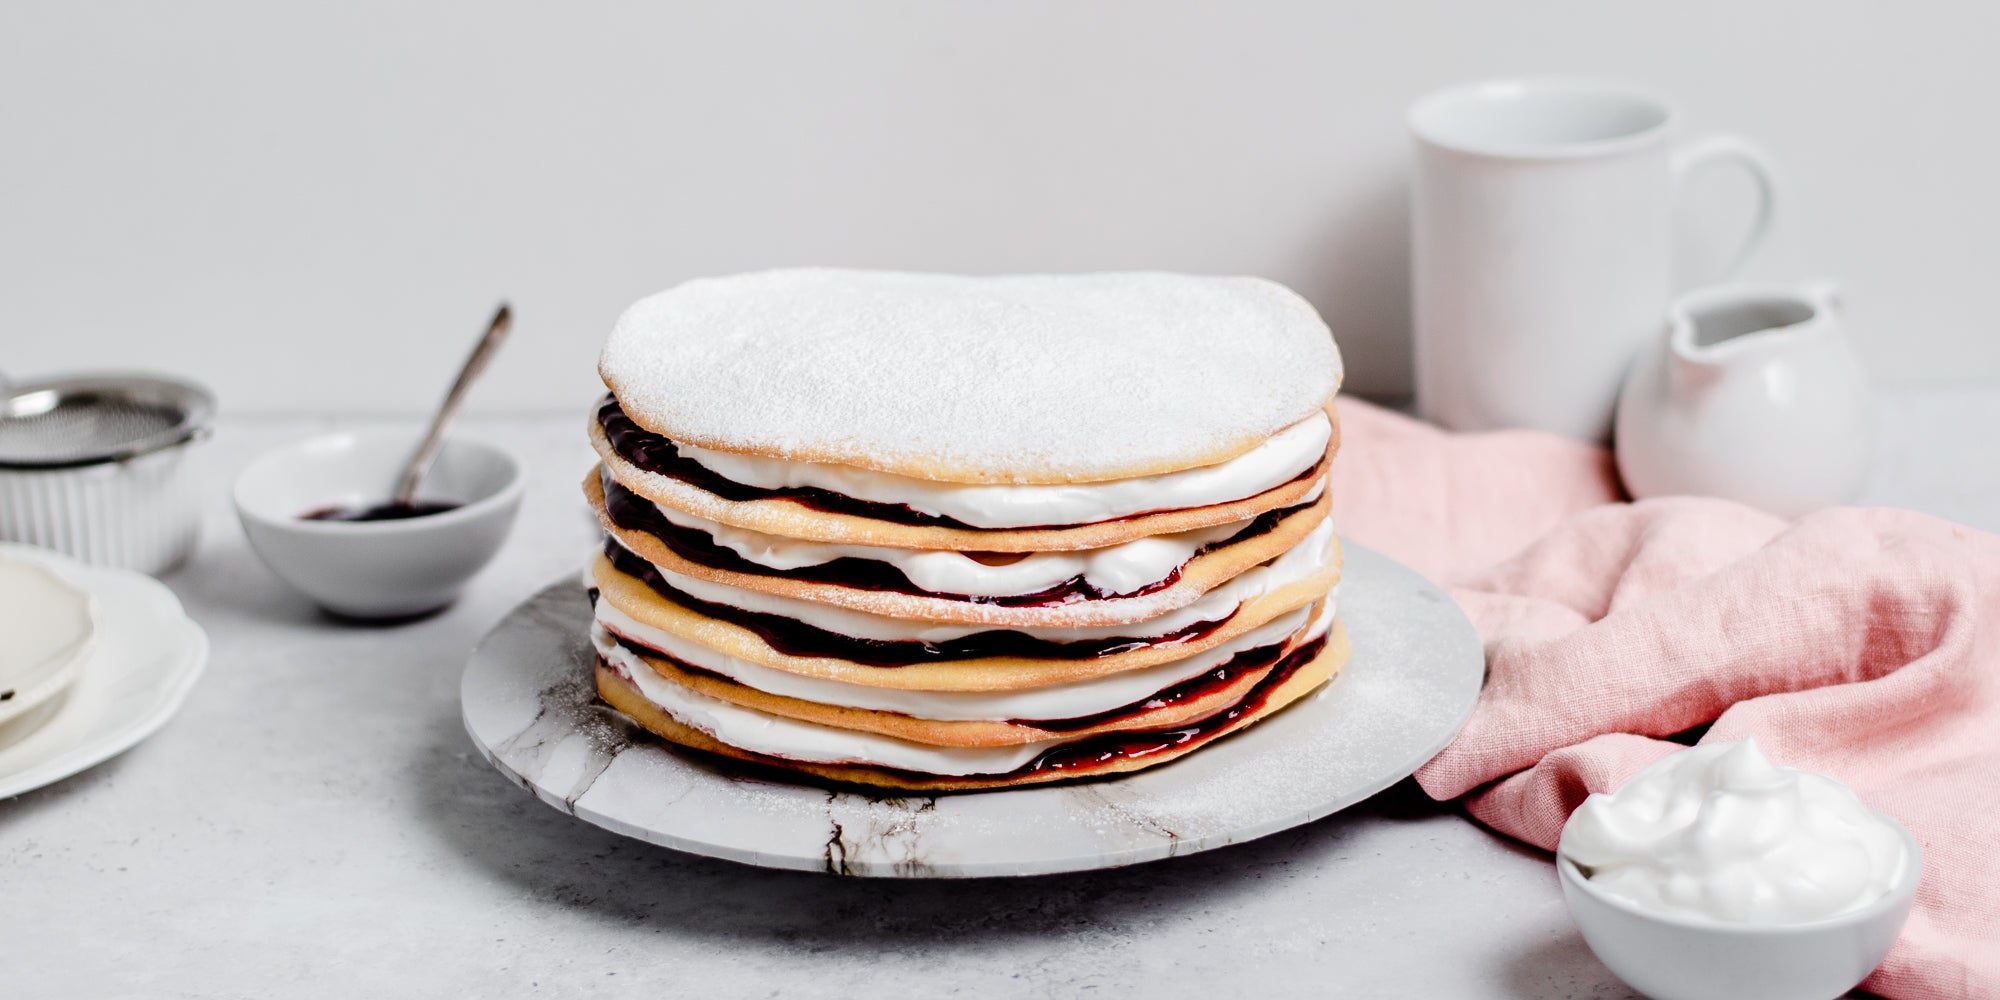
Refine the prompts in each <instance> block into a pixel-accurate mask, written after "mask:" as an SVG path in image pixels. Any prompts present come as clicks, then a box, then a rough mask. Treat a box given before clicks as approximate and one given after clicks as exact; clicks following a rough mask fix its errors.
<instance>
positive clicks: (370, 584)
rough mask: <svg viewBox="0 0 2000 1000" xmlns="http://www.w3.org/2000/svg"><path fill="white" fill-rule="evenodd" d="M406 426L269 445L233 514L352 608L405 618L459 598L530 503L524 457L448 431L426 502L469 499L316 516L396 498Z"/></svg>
mask: <svg viewBox="0 0 2000 1000" xmlns="http://www.w3.org/2000/svg"><path fill="white" fill-rule="evenodd" d="M416 444H417V433H416V432H414V431H411V430H406V429H393V430H392V429H383V430H362V431H342V432H340V433H338V434H328V435H325V436H323V437H316V438H311V439H309V440H305V441H300V442H298V443H296V444H291V445H287V446H286V447H283V448H279V449H278V450H276V451H273V452H270V453H269V454H266V455H264V456H263V457H261V458H259V459H257V460H256V461H255V462H252V463H251V464H250V467H249V468H247V469H245V470H243V474H242V475H241V476H239V477H237V479H236V489H235V500H236V514H237V516H238V517H240V518H241V519H242V521H243V531H244V533H245V534H247V535H249V536H250V547H251V548H253V549H255V550H256V552H257V555H258V556H259V557H260V558H262V559H263V560H264V565H266V566H269V567H270V568H271V572H273V573H276V574H278V576H279V577H281V578H283V579H284V581H285V582H286V583H289V584H291V585H292V586H294V587H297V588H298V589H299V590H300V591H303V592H304V593H305V595H306V596H307V597H310V598H312V599H313V600H314V601H315V602H317V603H318V604H319V605H320V606H321V607H323V608H325V609H327V610H328V611H332V612H334V613H335V614H340V615H346V616H348V617H351V618H399V617H405V616H410V615H418V614H423V613H425V612H429V611H435V610H437V609H439V608H442V607H444V606H445V605H447V604H450V603H451V602H452V601H454V600H456V599H457V598H458V595H459V592H460V591H462V590H463V589H464V587H465V583H466V581H467V580H470V579H471V578H472V576H473V574H475V573H477V572H479V571H480V569H482V568H484V567H485V565H486V564H487V563H488V562H490V561H491V560H492V559H493V556H494V554H495V553H497V552H498V551H499V550H500V543H501V542H503V541H505V540H506V538H507V532H508V530H509V529H510V528H511V527H512V526H513V523H514V514H515V512H516V511H517V510H519V509H520V506H521V491H522V487H523V485H524V477H523V474H522V469H521V463H520V462H519V461H518V460H517V459H515V458H514V456H513V455H511V454H508V453H507V452H506V451H505V450H503V449H501V448H498V447H496V446H494V445H490V444H485V443H482V442H479V441H473V440H467V439H464V438H450V439H447V440H446V441H445V443H444V447H443V449H442V450H440V451H439V453H438V457H437V462H436V464H434V465H432V466H431V470H430V472H429V473H428V474H426V475H425V476H424V481H423V487H422V489H420V490H418V499H420V500H446V501H451V502H454V503H458V504H462V505H463V506H460V507H458V508H456V509H454V510H449V511H445V512H443V513H439V514H429V515H425V516H423V517H413V518H408V519H405V520H396V521H313V520H306V519H305V518H304V517H303V515H305V514H307V513H309V512H312V511H314V510H321V509H324V508H327V507H330V506H335V505H339V506H366V505H370V504H377V503H382V502H384V501H386V500H387V499H388V495H389V490H390V489H391V488H392V487H393V486H394V485H395V482H396V475H397V473H398V471H399V470H400V469H401V468H402V465H403V463H404V462H405V461H406V460H407V459H408V458H409V456H410V453H411V451H412V450H413V449H414V448H415V447H416Z"/></svg>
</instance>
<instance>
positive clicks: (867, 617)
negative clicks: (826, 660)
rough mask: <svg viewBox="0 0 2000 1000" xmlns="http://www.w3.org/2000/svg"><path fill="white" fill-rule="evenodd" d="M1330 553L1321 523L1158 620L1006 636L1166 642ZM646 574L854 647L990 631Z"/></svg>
mask: <svg viewBox="0 0 2000 1000" xmlns="http://www.w3.org/2000/svg"><path fill="white" fill-rule="evenodd" d="M614 541H615V539H614ZM1333 547H1334V535H1333V522H1332V520H1330V519H1329V520H1326V521H1321V522H1320V524H1319V526H1318V527H1316V528H1314V529H1313V530H1312V532H1311V533H1309V534H1307V535H1306V537H1305V538H1303V539H1301V540H1300V541H1299V543H1298V544H1297V545H1294V546H1292V547H1291V548H1290V549H1288V550H1287V551H1286V552H1285V553H1284V554H1283V555H1281V556H1279V557H1278V558H1276V559H1273V560H1271V561H1270V562H1268V563H1265V564H1264V565H1262V566H1257V567H1254V568H1252V569H1249V570H1246V571H1244V572H1243V573H1240V574H1238V575H1237V576H1236V577H1234V578H1232V579H1230V580H1229V581H1227V582H1225V583H1223V584H1222V585H1220V586H1218V587H1216V588H1215V589H1213V590H1211V591H1209V592H1208V593H1206V594H1203V595H1202V596H1201V597H1200V599H1198V600H1196V601H1195V602H1194V603H1192V604H1189V605H1186V606H1185V607H1181V608H1178V609H1175V610H1173V611H1169V612H1167V613H1166V614H1162V615H1157V616H1155V617H1153V618H1149V619H1146V620H1144V621H1139V622H1131V623H1126V624H1119V625H1089V626H1062V627H1048V626H1034V627H1025V626H1024V627H1014V626H1010V627H1008V629H1007V631H1011V632H1021V633H1025V634H1027V635H1029V636H1031V637H1033V638H1036V639H1041V640H1044V641H1048V642H1084V641H1089V640H1092V639H1107V638H1128V637H1129V638H1134V639H1145V638H1151V637H1156V636H1163V635H1170V634H1172V633H1175V632H1179V631H1181V630H1182V629H1186V628H1189V627H1192V626H1195V625H1198V624H1201V623H1204V622H1218V621H1222V620H1223V619H1226V618H1228V617H1229V616H1230V615H1232V614H1235V613H1236V609H1237V608H1239V607H1241V606H1242V605H1243V603H1244V602H1246V601H1249V600H1252V599H1254V598H1256V597H1260V596H1262V595H1264V594H1268V593H1270V592H1272V591H1275V590H1280V589H1282V588H1284V587H1285V586H1287V585H1289V584H1293V583H1297V582H1299V581H1301V580H1306V579H1310V578H1311V577H1313V576H1314V575H1315V574H1317V573H1319V572H1320V571H1321V570H1322V569H1324V568H1325V567H1326V566H1327V565H1328V564H1329V563H1331V562H1332V561H1333ZM627 551H628V552H629V551H630V550H627ZM632 556H633V558H635V559H637V558H641V557H640V556H638V554H637V553H633V554H632ZM654 569H655V570H656V571H657V572H658V573H659V574H660V577H661V579H663V580H665V581H666V582H667V583H668V584H669V585H671V586H672V587H674V588H675V589H676V590H679V591H681V592H682V593H685V594H688V595H689V596H692V597H694V598H696V599H697V600H701V601H706V602H708V603H711V604H720V605H723V606H725V607H730V608H735V609H737V610H740V611H748V612H753V613H757V614H767V615H778V616H781V617H785V618H790V619H792V620H794V621H799V622H803V623H805V624H807V625H810V626H812V627H814V628H817V629H820V630H821V631H825V632H831V633H834V634H836V635H844V636H851V637H854V638H858V639H874V640H878V641H885V642H950V641H951V640H953V639H960V638H964V637H965V636H969V635H974V634H977V633H980V632H985V631H989V630H990V629H991V626H985V625H958V624H948V623H941V622H925V621H917V620H915V619H909V618H891V617H888V616H886V615H876V614H869V613H867V612H865V611H854V610H850V609H848V608H838V607H834V606H832V605H828V604H818V603H815V602H812V601H803V600H799V599H797V598H793V597H783V596H780V595H777V594H764V593H759V592H757V591H754V590H744V589H742V588H740V587H731V586H728V585H725V584H720V583H711V582H709V581H707V580H697V579H695V578H693V577H690V576H686V575H684V574H681V573H676V572H674V571H673V570H670V569H667V568H666V567H664V566H657V565H656V566H654Z"/></svg>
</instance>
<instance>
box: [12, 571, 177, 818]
mask: <svg viewBox="0 0 2000 1000" xmlns="http://www.w3.org/2000/svg"><path fill="white" fill-rule="evenodd" d="M207 662H208V637H207V635H206V634H204V633H203V632H202V630H201V627H200V626H198V625H196V624H195V623H194V622H193V621H190V620H189V619H188V617H187V615H186V614H185V613H184V612H183V611H182V610H181V604H180V601H179V600H177V599H176V598H175V597H174V595H173V592H172V591H170V590H168V589H167V588H166V587H164V586H162V585H161V584H160V583H159V582H158V581H156V580H154V579H152V578H151V577H147V576H144V575H141V574H139V573H135V572H132V571H130V570H119V569H106V568H102V567H95V566H86V565H84V564H83V563H80V562H77V561H76V560H74V559H70V558H67V557H65V556H61V555H57V554H56V553H53V552H49V551H47V550H44V549H37V548H31V547H28V546H24V545H8V544H0V798H7V797H11V796H15V795H19V794H21V793H22V792H26V791H29V790H31V789H35V788H40V787H41V786H43V785H46V784H49V783H50V782H53V781H59V780H61V779H63V778H66V777H69V776H70V775H72V774H75V773H77V772H78V771H81V770H83V769H85V768H87V767H91V766H93V765H95V764H99V763H101V762H103V761H105V760H107V759H109V758H110V757H112V756H114V755H116V754H118V753H120V752H122V751H124V750H126V749H127V748H129V747H131V746H132V745H133V744H135V743H137V742H139V741H140V740H142V739H145V738H146V737H147V736H150V735H152V733H153V732H154V731H155V730H157V729H159V728H160V726H161V725H163V724H165V723H166V721H167V720H168V719H169V718H171V717H172V716H173V714H174V712H175V711H176V710H178V709H179V708H180V705H181V702H182V701H183V700H184V699H185V698H186V697H187V693H188V691H189V690H190V689H191V688H193V686H194V682H195V681H196V679H198V678H199V677H200V676H201V671H202V668H203V667H204V666H205V665H206V664H207Z"/></svg>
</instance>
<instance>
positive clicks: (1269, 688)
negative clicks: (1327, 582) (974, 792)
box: [919, 636, 1326, 778]
mask: <svg viewBox="0 0 2000 1000" xmlns="http://www.w3.org/2000/svg"><path fill="white" fill-rule="evenodd" d="M1325 648H1326V637H1325V636H1321V637H1319V638H1317V639H1314V640H1313V641H1311V642H1308V643H1306V644H1305V645H1303V646H1300V647H1299V648H1297V649H1295V650H1293V651H1292V652H1291V654H1290V655H1288V656H1286V657H1285V658H1284V659H1283V660H1280V661H1278V665H1277V666H1275V667H1272V668H1271V672H1270V673H1268V674H1265V675H1264V679H1263V680H1261V681H1258V682H1257V684H1256V686H1254V687H1252V688H1251V689H1250V690H1249V691H1248V692H1245V693H1244V695H1243V698H1242V700H1240V701H1238V702H1237V703H1236V704H1234V705H1231V706H1229V707H1228V708H1225V709H1223V710H1222V711H1220V712H1217V713H1215V714H1214V715H1211V716H1208V717H1207V718H1204V719H1201V720H1199V721H1197V722H1190V723H1188V724H1186V725H1183V726H1177V727H1175V728H1172V729H1153V730H1145V731H1141V732H1129V733H1104V734H1101V735H1098V736H1086V737H1084V738H1083V739H1080V740H1076V741H1073V742H1070V743H1064V744H1062V745H1060V746H1055V747H1050V748H1049V750H1048V752H1047V753H1044V754H1042V755H1041V756H1040V757H1037V758H1035V759H1034V760H1031V761H1029V762H1028V763H1027V764H1026V765H1024V766H1023V767H1021V768H1019V769H1018V770H1015V771H1013V772H1011V773H1008V774H1004V775H999V776H998V777H1001V778H1018V777H1023V776H1025V775H1030V774H1041V773H1045V772H1049V771H1087V770H1090V769H1092V768H1096V767H1100V766H1102V765H1105V764H1110V763H1113V762H1115V761H1119V760H1137V759H1141V758H1145V757H1151V756H1153V755H1154V754H1160V753H1166V752H1168V751H1171V750H1176V749H1179V748H1181V747H1184V746H1187V745H1188V744H1190V743H1196V742H1200V741H1202V740H1205V739H1208V738H1209V737H1211V736H1214V735H1216V734H1217V733H1219V732H1221V731H1222V730H1225V729H1228V728H1229V727H1230V726H1233V725H1235V724H1236V722H1237V721H1238V720H1240V719H1242V718H1244V717H1245V716H1249V715H1255V714H1257V712H1258V711H1260V710H1261V709H1263V707H1264V704H1265V703H1266V702H1268V701H1270V699H1271V692H1273V691H1276V690H1277V689H1278V686H1279V685H1281V684H1283V683H1285V682H1286V681H1288V680H1290V679H1291V677H1292V675H1293V674H1295V673H1298V672H1299V668H1300V667H1303V666H1305V665H1306V664H1308V663H1311V662H1312V661H1313V660H1314V659H1315V658H1316V657H1318V656H1319V654H1320V652H1321V651H1322V650H1324V649H1325ZM919 777H921V776H919Z"/></svg>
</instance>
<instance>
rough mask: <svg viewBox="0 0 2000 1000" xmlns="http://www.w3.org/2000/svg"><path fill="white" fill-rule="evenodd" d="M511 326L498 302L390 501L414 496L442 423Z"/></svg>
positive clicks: (439, 441)
mask: <svg viewBox="0 0 2000 1000" xmlns="http://www.w3.org/2000/svg"><path fill="white" fill-rule="evenodd" d="M513 325H514V313H513V311H512V310H511V309H509V308H508V307H507V303H505V302H502V303H500V311H499V312H496V313H494V314H493V322H491V323H488V324H487V325H486V335H485V336H483V337H481V338H479V343H478V344H475V345H473V348H472V354H471V356H470V357H467V358H466V359H465V364H464V365H463V366H461V367H460V368H459V370H458V378H457V380H455V381H453V382H452V384H451V391H450V392H447V393H445V394H444V402H442V403H439V404H438V410H437V415H436V416H434V417H432V418H431V428H430V430H428V431H425V432H424V440H423V442H422V443H420V444H418V445H417V450H416V452H415V453H414V454H412V455H411V456H410V461H409V463H408V464H406V465H404V466H403V475H402V477H401V478H399V479H397V480H396V492H395V494H394V495H393V496H392V497H390V503H392V504H394V505H396V506H398V507H407V506H409V505H410V501H411V500H413V499H415V498H416V495H417V483H418V481H420V480H422V479H423V478H424V473H426V472H428V471H430V467H431V463H432V462H434V461H436V460H437V454H438V448H439V446H441V445H443V444H444V429H445V426H446V425H447V424H450V423H451V418H452V417H454V416H457V415H458V408H459V405H460V404H462V403H464V402H465V394H466V392H467V390H469V389H471V388H472V383H473V382H474V381H475V380H477V379H478V378H479V373H480V372H483V371H485V370H486V363H487V362H488V361H491V360H492V359H493V355H494V353H495V352H497V351H498V350H499V349H500V345H501V344H502V343H504V342H506V340H507V331H508V330H509V329H510V328H512V327H513Z"/></svg>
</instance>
